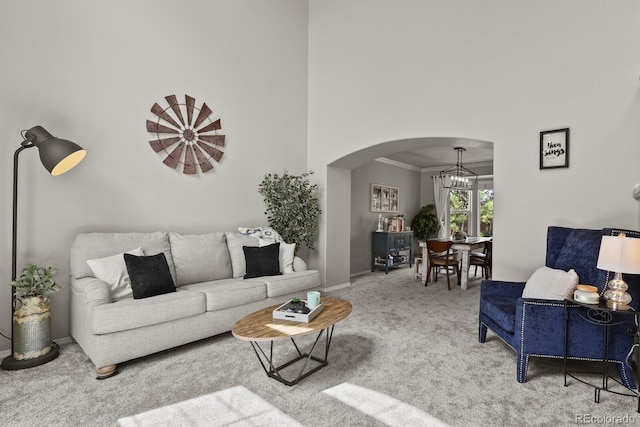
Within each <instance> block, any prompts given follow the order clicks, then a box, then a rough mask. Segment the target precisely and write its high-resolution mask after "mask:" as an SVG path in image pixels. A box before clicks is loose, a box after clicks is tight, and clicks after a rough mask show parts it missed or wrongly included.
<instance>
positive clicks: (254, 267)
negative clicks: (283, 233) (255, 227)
mask: <svg viewBox="0 0 640 427" xmlns="http://www.w3.org/2000/svg"><path fill="white" fill-rule="evenodd" d="M242 250H243V251H244V259H245V262H246V264H247V274H245V275H244V278H245V279H251V278H252V277H260V276H276V275H279V274H282V273H281V272H280V243H273V244H271V245H267V246H243V247H242Z"/></svg>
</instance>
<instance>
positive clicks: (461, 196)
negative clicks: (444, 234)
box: [449, 190, 472, 235]
mask: <svg viewBox="0 0 640 427" xmlns="http://www.w3.org/2000/svg"><path fill="white" fill-rule="evenodd" d="M471 196H472V194H471V191H470V190H452V191H450V192H449V228H450V231H451V235H453V234H454V233H455V232H457V231H464V232H465V233H467V234H469V235H470V234H471V230H470V228H469V219H470V218H472V216H471V206H472V204H471V199H472V197H471Z"/></svg>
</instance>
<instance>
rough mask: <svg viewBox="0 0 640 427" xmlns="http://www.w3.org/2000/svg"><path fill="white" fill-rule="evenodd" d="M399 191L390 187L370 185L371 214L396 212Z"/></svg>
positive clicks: (398, 203) (398, 204)
mask: <svg viewBox="0 0 640 427" xmlns="http://www.w3.org/2000/svg"><path fill="white" fill-rule="evenodd" d="M398 206H400V189H399V188H398V187H392V186H390V185H382V184H371V212H398Z"/></svg>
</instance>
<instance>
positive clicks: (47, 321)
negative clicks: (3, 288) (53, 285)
mask: <svg viewBox="0 0 640 427" xmlns="http://www.w3.org/2000/svg"><path fill="white" fill-rule="evenodd" d="M20 303H21V305H20V308H18V309H17V310H16V311H15V312H14V313H13V357H14V359H16V360H28V359H35V358H37V357H41V356H44V355H45V354H47V353H49V352H50V351H51V310H50V308H49V298H47V297H44V296H35V297H23V298H21V299H20Z"/></svg>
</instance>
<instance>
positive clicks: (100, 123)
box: [0, 0, 308, 350]
mask: <svg viewBox="0 0 640 427" xmlns="http://www.w3.org/2000/svg"><path fill="white" fill-rule="evenodd" d="M307 15H308V5H307V2H305V1H298V0H270V1H268V2H265V1H260V0H181V1H175V0H162V1H152V0H145V1H130V0H110V1H105V2H87V1H83V0H57V1H55V2H53V1H46V0H39V1H36V0H30V1H24V2H16V1H10V0H0V76H1V79H0V93H1V94H2V96H1V97H0V140H2V141H3V144H2V145H1V146H0V155H1V158H2V159H4V160H3V161H2V167H0V176H1V179H0V201H2V205H1V207H0V237H1V239H0V240H1V243H0V260H1V262H0V277H2V278H3V280H2V282H4V283H8V282H9V278H10V263H11V262H10V260H11V248H10V241H11V188H12V187H11V182H12V180H11V174H12V171H11V165H12V156H13V152H14V150H15V149H16V148H18V147H19V144H20V142H21V138H20V131H21V130H22V129H27V128H30V127H32V126H34V125H37V124H40V125H43V126H44V127H45V128H46V129H48V130H49V131H50V132H51V133H53V134H54V135H56V136H59V137H63V138H66V139H70V140H72V141H74V142H76V143H78V144H80V145H82V146H83V147H84V148H85V149H86V150H87V151H88V155H87V157H86V159H85V161H84V162H83V163H81V164H80V165H79V166H78V167H77V168H76V169H74V170H72V171H70V172H69V173H68V174H65V175H62V176H60V177H56V178H53V177H51V176H49V175H48V174H47V172H46V170H45V169H44V168H43V167H42V166H41V164H40V163H39V160H38V155H37V152H36V150H27V151H25V152H23V153H22V154H21V155H20V194H19V195H20V200H19V216H20V221H19V235H18V236H19V240H18V253H19V256H18V269H19V270H20V269H21V267H22V265H24V264H26V263H38V264H43V265H52V266H56V267H58V268H59V274H58V276H57V279H58V281H59V282H60V284H61V285H62V286H63V288H64V290H63V291H62V292H61V293H59V294H56V295H54V296H53V298H52V311H53V337H54V339H55V338H61V337H66V336H68V335H69V328H68V323H69V319H68V313H69V291H68V282H69V281H68V275H69V268H68V265H69V256H68V253H69V246H70V244H71V241H72V239H73V237H74V235H75V234H76V233H77V232H81V231H107V230H108V231H130V230H139V231H151V230H173V231H178V232H185V233H188V232H206V231H213V230H233V229H236V228H237V227H238V226H241V225H246V226H251V225H257V224H265V223H266V216H265V215H264V203H263V201H262V198H261V197H260V195H259V194H258V192H257V186H258V184H259V182H260V181H261V179H262V177H263V176H264V175H265V174H266V173H269V172H282V171H283V170H284V169H287V170H288V171H290V172H292V173H301V172H304V171H306V170H307V167H306V166H307V165H306V158H307V149H306V138H307V128H306V123H307V111H306V108H307V22H308V19H307ZM171 94H176V95H178V96H179V97H180V99H184V98H183V97H184V95H185V94H188V95H190V96H193V97H195V98H196V102H197V105H198V106H199V105H201V103H202V102H203V101H206V103H207V105H209V106H210V107H211V108H212V109H213V110H214V114H215V115H216V117H218V118H221V119H222V128H223V129H222V133H224V134H225V135H226V138H227V147H226V149H225V154H224V156H223V158H222V161H221V162H220V163H219V164H218V165H216V167H215V169H214V171H211V172H209V173H207V174H205V175H200V176H186V175H183V174H182V173H178V172H176V171H174V170H172V169H170V168H168V167H167V166H165V165H164V164H163V163H162V162H161V160H162V159H163V158H162V157H160V156H159V155H157V154H156V153H154V152H153V151H152V150H151V148H150V147H149V144H148V141H149V140H150V139H152V138H151V136H150V134H149V133H147V131H146V128H145V121H146V120H147V119H153V118H154V116H153V115H152V114H151V112H150V111H149V110H150V108H151V106H152V105H153V104H154V103H155V102H158V103H159V104H160V105H163V106H166V102H165V101H164V96H166V95H171ZM9 296H10V291H9V288H8V287H7V288H6V289H5V291H4V293H3V296H2V297H1V298H0V330H1V331H3V332H4V333H8V332H9V330H10V319H11V316H10V304H9V302H8V301H9ZM7 348H9V342H8V341H6V340H4V339H2V338H0V350H4V349H7Z"/></svg>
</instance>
